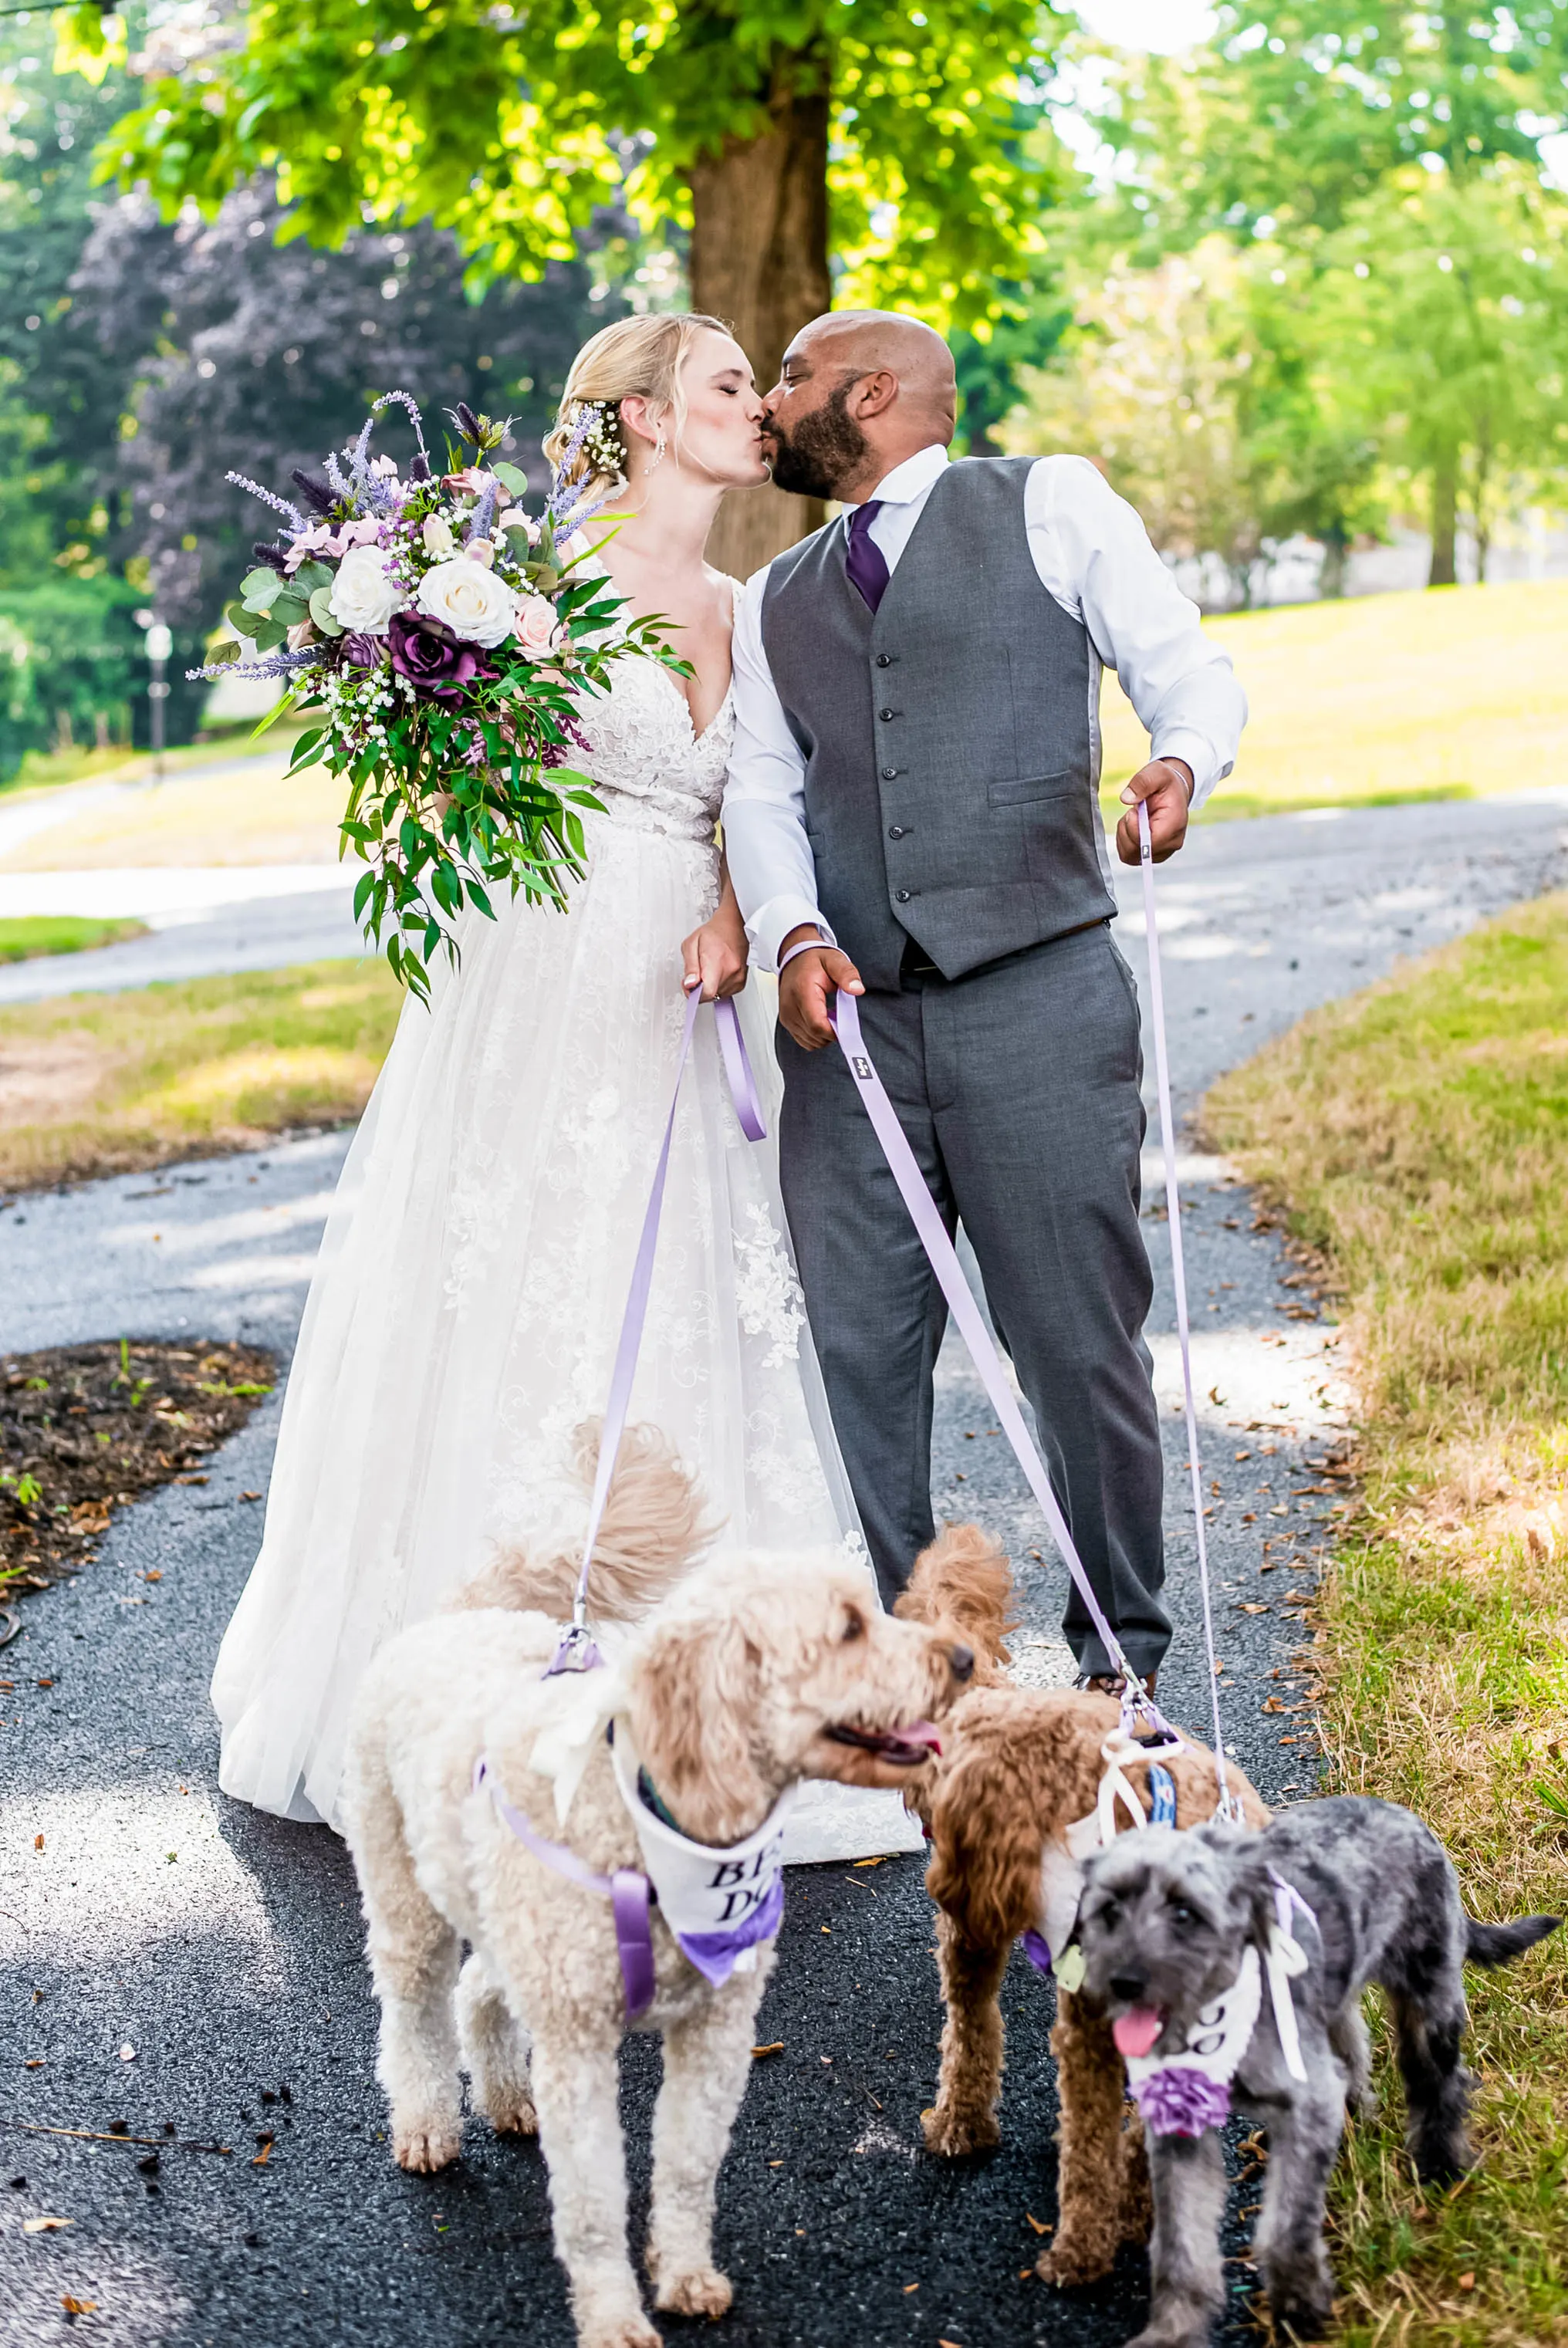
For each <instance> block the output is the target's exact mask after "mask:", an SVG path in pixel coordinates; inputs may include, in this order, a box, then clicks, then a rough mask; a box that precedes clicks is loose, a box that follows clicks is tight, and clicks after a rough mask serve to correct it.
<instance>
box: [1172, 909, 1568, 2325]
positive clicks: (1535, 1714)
mask: <svg viewBox="0 0 1568 2348" xmlns="http://www.w3.org/2000/svg"><path fill="white" fill-rule="evenodd" d="M1207 1119H1208V1124H1209V1128H1210V1130H1211V1132H1212V1135H1213V1137H1214V1138H1215V1139H1216V1140H1217V1141H1218V1142H1219V1143H1220V1144H1221V1145H1222V1146H1223V1147H1225V1148H1230V1149H1232V1150H1233V1151H1235V1152H1236V1153H1237V1154H1238V1155H1239V1156H1240V1158H1241V1160H1242V1163H1243V1166H1244V1167H1245V1169H1246V1170H1247V1172H1248V1173H1249V1175H1250V1176H1251V1177H1252V1178H1253V1179H1254V1180H1257V1181H1259V1182H1260V1183H1262V1185H1263V1186H1264V1189H1265V1190H1267V1191H1268V1192H1270V1193H1271V1194H1272V1195H1273V1196H1274V1197H1275V1198H1277V1199H1279V1200H1283V1201H1284V1203H1285V1204H1286V1205H1287V1206H1288V1208H1289V1210H1290V1212H1291V1216H1292V1219H1293V1221H1294V1223H1295V1228H1296V1230H1297V1231H1299V1232H1300V1233H1301V1234H1302V1235H1303V1236H1304V1237H1305V1238H1307V1239H1309V1240H1310V1241H1312V1242H1313V1243H1314V1244H1315V1245H1317V1246H1320V1247H1322V1248H1324V1249H1325V1250H1326V1251H1327V1254H1328V1257H1329V1260H1330V1262H1331V1263H1332V1265H1333V1266H1334V1268H1335V1271H1336V1276H1337V1278H1338V1280H1339V1281H1340V1282H1341V1283H1342V1284H1343V1288H1344V1292H1345V1298H1346V1305H1347V1308H1348V1316H1349V1334H1350V1338H1351V1342H1352V1344H1353V1347H1354V1353H1355V1359H1356V1362H1357V1374H1358V1383H1359V1390H1360V1400H1361V1407H1362V1414H1363V1418H1364V1428H1363V1436H1362V1444H1363V1459H1362V1472H1363V1476H1364V1479H1365V1484H1364V1489H1365V1500H1364V1506H1363V1509H1362V1512H1361V1515H1360V1517H1359V1519H1358V1520H1357V1522H1356V1523H1355V1524H1354V1525H1353V1527H1352V1528H1351V1529H1350V1531H1349V1532H1348V1534H1347V1535H1346V1537H1345V1538H1344V1540H1342V1542H1341V1545H1340V1549H1339V1551H1338V1554H1337V1557H1336V1561H1335V1564H1334V1568H1333V1570H1332V1572H1331V1574H1330V1576H1329V1578H1328V1581H1327V1584H1326V1591H1325V1598H1324V1608H1323V1612H1324V1620H1325V1622H1326V1627H1327V1632H1328V1637H1329V1646H1328V1649H1327V1653H1326V1674H1327V1676H1326V1687H1327V1694H1326V1700H1325V1702H1324V1703H1323V1704H1322V1706H1321V1707H1320V1710H1321V1715H1322V1718H1323V1726H1324V1732H1325V1738H1326V1747H1327V1752H1328V1756H1329V1768H1330V1774H1331V1779H1332V1782H1333V1784H1334V1786H1335V1787H1337V1788H1338V1789H1341V1790H1345V1791H1349V1792H1361V1793H1374V1794H1379V1795H1382V1796H1385V1797H1389V1798H1392V1799H1394V1800H1396V1801H1403V1802H1407V1803H1408V1804H1409V1805H1410V1806H1411V1807H1413V1808H1415V1809H1417V1810H1418V1811H1420V1812H1421V1813H1422V1815H1424V1816H1425V1817H1427V1818H1430V1819H1431V1820H1432V1821H1433V1823H1434V1824H1435V1825H1437V1826H1438V1828H1439V1830H1440V1831H1441V1833H1442V1834H1443V1837H1444V1838H1445V1840H1446V1841H1447V1842H1448V1844H1449V1849H1451V1850H1452V1852H1453V1855H1454V1858H1455V1860H1456V1863H1457V1865H1458V1867H1459V1870H1460V1878H1461V1880H1462V1882H1463V1884H1464V1888H1465V1893H1466V1898H1467V1902H1468V1904H1469V1906H1470V1910H1471V1912H1472V1913H1473V1914H1476V1915H1480V1916H1482V1917H1506V1916H1512V1915H1516V1914H1520V1913H1522V1912H1524V1911H1526V1910H1550V1911H1552V1912H1561V1910H1562V1908H1563V1870H1564V1861H1565V1859H1568V1758H1565V1754H1568V1512H1565V1510H1564V1507H1563V1498H1562V1494H1563V1479H1564V1475H1565V1473H1568V900H1565V899H1563V898H1549V899H1546V900H1543V901H1541V902H1539V903H1537V904H1534V905H1530V906H1526V907H1522V908H1520V909H1518V910H1516V911H1513V912H1511V913H1509V914H1506V915H1504V916H1503V917H1502V918H1501V920H1498V921H1494V922H1490V923H1488V924H1487V926H1486V927H1485V928H1484V929H1481V930H1480V931H1478V932H1475V933H1474V934H1473V935H1472V936H1470V937H1468V938H1465V939H1463V940H1461V941H1460V942H1458V943H1457V944H1455V945H1452V946H1449V947H1447V948H1445V949H1444V950H1443V951H1442V952H1441V953H1437V954H1434V955H1431V956H1429V957H1428V958H1427V959H1425V960H1424V961H1423V962H1421V963H1418V964H1417V965H1415V966H1414V968H1412V969H1410V970H1408V971H1406V972H1403V973H1398V974H1397V975H1396V976H1395V977H1393V978H1391V979H1389V980H1388V981H1387V982H1386V983H1384V984H1382V985H1380V986H1377V987H1374V988H1372V989H1371V990H1370V991H1369V992H1368V993H1367V994H1361V995H1357V996H1355V997H1353V998H1352V999H1351V1000H1350V1001H1348V1002H1346V1003H1341V1004H1331V1005H1330V1006H1329V1007H1328V1008H1327V1009H1326V1010H1324V1011H1320V1012H1317V1013H1315V1014H1313V1015H1312V1016H1311V1017H1310V1018H1309V1019H1306V1020H1305V1021H1304V1022H1303V1023H1302V1024H1301V1025H1300V1026H1298V1027H1296V1028H1295V1029H1293V1030H1292V1032H1291V1033H1290V1034H1289V1035H1286V1036H1284V1038H1282V1039H1281V1041H1280V1042H1279V1043H1277V1044H1275V1045H1273V1046H1271V1047H1270V1048H1269V1049H1268V1050H1267V1051H1265V1052H1264V1053H1263V1054H1262V1055H1261V1056H1260V1057H1259V1058H1258V1059H1256V1060H1254V1061H1253V1062H1252V1063H1251V1064H1250V1065H1249V1066H1247V1067H1245V1068H1243V1069H1241V1070H1239V1071H1238V1072H1237V1073H1236V1074H1235V1075H1233V1076H1228V1077H1226V1078H1225V1079H1224V1080H1223V1081H1222V1084H1221V1085H1220V1086H1218V1087H1217V1088H1216V1090H1215V1091H1214V1092H1213V1093H1212V1094H1211V1096H1210V1098H1209V1103H1208V1109H1207ZM1469 1986H1470V1995H1471V2003H1472V2011H1473V2016H1474V2035H1473V2041H1472V2044H1471V2047H1470V2060H1471V2062H1472V2065H1474V2067H1475V2069H1476V2070H1477V2071H1478V2072H1479V2074H1480V2093H1479V2096H1478V2103H1477V2111H1476V2129H1475V2133H1476V2136H1477V2139H1478V2143H1479V2145H1480V2149H1481V2152H1482V2154H1483V2157H1484V2166H1483V2168H1481V2169H1480V2172H1479V2173H1478V2174H1477V2175H1476V2176H1475V2177H1474V2178H1471V2179H1470V2180H1469V2181H1468V2182H1467V2183H1466V2184H1464V2185H1463V2186H1462V2187H1460V2188H1458V2189H1457V2190H1455V2191H1453V2192H1451V2193H1447V2194H1432V2195H1423V2194H1422V2193H1421V2192H1419V2191H1418V2189H1417V2188H1416V2187H1415V2186H1414V2184H1413V2181H1412V2178H1411V2174H1410V2170H1409V2168H1408V2163H1407V2161H1406V2159H1405V2157H1404V2153H1403V2150H1402V2147H1401V2143H1400V2137H1399V2131H1398V2090H1397V2087H1394V2086H1392V2085H1391V2089H1390V2106H1391V2114H1390V2117H1389V2118H1388V2119H1387V2120H1375V2121H1370V2122H1364V2123H1361V2124H1358V2125H1357V2127H1355V2128H1354V2129H1353V2131H1352V2135H1351V2139H1350V2148H1349V2156H1348V2159H1347V2161H1346V2163H1345V2164H1344V2166H1343V2167H1342V2169H1341V2172H1340V2177H1339V2181H1338V2184H1337V2187H1336V2224H1337V2228H1338V2231H1339V2235H1340V2244H1339V2250H1338V2266H1339V2272H1340V2279H1341V2283H1342V2286H1343V2287H1344V2288H1345V2290H1346V2292H1347V2294H1348V2298H1347V2303H1346V2315H1345V2333H1344V2336H1345V2337H1346V2339H1347V2340H1348V2341H1350V2342H1353V2343H1365V2348H1372V2343H1378V2348H1383V2344H1384V2343H1390V2342H1398V2343H1408V2348H1428V2343H1430V2348H1438V2343H1444V2348H1483V2343H1484V2348H1534V2343H1542V2342H1545V2341H1556V2340H1559V2339H1562V2338H1563V2337H1564V2336H1565V2334H1568V1999H1565V1997H1564V1992H1565V1990H1568V1946H1564V1944H1563V1939H1562V1938H1561V1937H1559V1938H1555V1939H1553V1940H1552V1941H1548V1942H1546V1943H1545V1944H1544V1945H1543V1946H1542V1948H1541V1949H1540V1950H1539V1951H1537V1952H1534V1953H1533V1954H1532V1956H1531V1957H1530V1959H1529V1960H1528V1961H1527V1962H1524V1963H1522V1964H1521V1965H1520V1966H1518V1967H1517V1968H1515V1969H1513V1970H1511V1971H1510V1972H1506V1973H1499V1974H1495V1975H1479V1974H1472V1976H1471V1977H1470V1984H1469Z"/></svg>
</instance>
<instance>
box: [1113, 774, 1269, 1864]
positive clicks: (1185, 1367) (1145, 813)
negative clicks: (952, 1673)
mask: <svg viewBox="0 0 1568 2348" xmlns="http://www.w3.org/2000/svg"><path fill="white" fill-rule="evenodd" d="M1138 850H1139V862H1140V866H1141V868H1142V872H1143V927H1144V932H1145V935H1146V937H1147V940H1148V943H1149V1024H1150V1026H1151V1027H1152V1029H1153V1031H1154V1081H1155V1087H1156V1090H1157V1091H1158V1093H1159V1095H1160V1142H1161V1150H1162V1152H1163V1155H1164V1159H1165V1213H1166V1220H1167V1224H1168V1227H1169V1230H1170V1232H1171V1282H1172V1284H1173V1286H1174V1288H1175V1291H1176V1334H1177V1336H1178V1338H1179V1340H1180V1342H1181V1393H1182V1399H1183V1402H1184V1405H1185V1408H1186V1413H1187V1467H1188V1471H1189V1474H1190V1476H1191V1484H1192V1522H1193V1524H1194V1526H1195V1527H1196V1529H1197V1535H1198V1587H1199V1590H1200V1591H1201V1592H1202V1601H1203V1650H1204V1653H1205V1654H1206V1655H1207V1657H1208V1661H1209V1694H1210V1700H1211V1702H1212V1705H1213V1714H1214V1774H1215V1776H1217V1777H1218V1779H1219V1781H1220V1811H1221V1814H1222V1816H1223V1817H1224V1818H1228V1819H1230V1820H1231V1821H1232V1822H1233V1824H1235V1825H1237V1826H1239V1825H1240V1824H1241V1823H1242V1817H1243V1812H1242V1806H1241V1803H1240V1801H1239V1800H1237V1799H1236V1798H1235V1797H1233V1795H1232V1792H1231V1789H1230V1785H1229V1783H1228V1781H1227V1779H1226V1776H1225V1730H1224V1724H1223V1722H1222V1718H1221V1716H1220V1667H1219V1664H1218V1663H1217V1661H1216V1660H1215V1655H1214V1608H1213V1601H1212V1596H1211V1594H1210V1590H1209V1544H1208V1540H1207V1537H1206V1535H1205V1533H1204V1530H1203V1467H1202V1457H1201V1456H1200V1452H1199V1447H1198V1403H1197V1396H1196V1395H1195V1393H1194V1390H1193V1385H1192V1333H1191V1324H1190V1322H1189V1319H1188V1313H1187V1266H1186V1260H1185V1258H1184V1256H1183V1254H1182V1251H1181V1186H1180V1185H1179V1183H1178V1181H1177V1179H1176V1119H1175V1115H1174V1112H1173V1111H1172V1109H1171V1056H1170V1053H1169V1052H1168V1050H1167V1048H1166V1042H1165V987H1164V982H1163V977H1162V973H1161V967H1160V927H1159V922H1158V920H1157V918H1156V915H1155V910H1154V842H1153V839H1152V837H1151V835H1150V829H1149V808H1148V805H1147V803H1146V801H1144V800H1143V799H1140V800H1139V802H1138Z"/></svg>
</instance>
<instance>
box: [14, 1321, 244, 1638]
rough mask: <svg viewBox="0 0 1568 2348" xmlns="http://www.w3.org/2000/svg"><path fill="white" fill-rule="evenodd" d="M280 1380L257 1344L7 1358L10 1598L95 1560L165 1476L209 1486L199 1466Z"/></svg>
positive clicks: (102, 1348)
mask: <svg viewBox="0 0 1568 2348" xmlns="http://www.w3.org/2000/svg"><path fill="white" fill-rule="evenodd" d="M276 1377H277V1364H276V1363H275V1361H274V1360H273V1356H272V1354H266V1353H263V1352H261V1351H260V1350H259V1349H258V1348H257V1347H256V1346H254V1345H229V1344H207V1345H165V1344H152V1343H149V1344H132V1343H129V1342H127V1341H125V1340H123V1339H122V1340H121V1341H119V1343H108V1344H97V1345H52V1346H49V1347H48V1348H47V1349H46V1351H44V1352H43V1353H38V1354H5V1355H0V1605H3V1604H4V1602H5V1600H7V1599H9V1598H10V1597H12V1596H14V1595H15V1593H16V1592H17V1591H27V1590H46V1589H47V1588H48V1586H49V1584H50V1583H51V1582H53V1581H61V1580H63V1579H64V1578H65V1577H66V1576H67V1575H68V1574H72V1573H75V1572H76V1571H77V1569H78V1568H79V1567H81V1566H83V1565H88V1564H90V1563H91V1561H92V1560H93V1559H94V1558H95V1557H96V1556H97V1554H98V1550H97V1547H96V1543H97V1542H98V1541H99V1540H101V1539H102V1538H103V1535H104V1534H105V1533H106V1532H107V1531H108V1526H109V1519H110V1518H111V1516H112V1515H113V1513H114V1510H115V1509H122V1508H129V1505H130V1503H131V1502H132V1501H133V1500H137V1499H139V1498H141V1496H142V1495H143V1493H146V1492H150V1491H153V1490H155V1489H156V1488H157V1487H158V1486H159V1485H160V1484H168V1483H182V1484H204V1483H205V1482H206V1480H207V1478H205V1476H202V1475H200V1474H196V1473H193V1472H192V1471H193V1470H195V1469H196V1468H198V1467H199V1466H200V1463H201V1459H202V1457H204V1455H205V1454H206V1453H207V1452H209V1451H211V1450H213V1449H215V1448H216V1447H217V1446H218V1445H219V1444H220V1443H222V1442H223V1441H224V1440H225V1439H226V1437H229V1436H231V1435H232V1434H234V1433H235V1432H236V1431H237V1430H238V1429H239V1428H240V1427H242V1426H244V1424H245V1421H246V1420H247V1419H248V1418H249V1417H250V1416H251V1413H252V1412H253V1410H254V1409H255V1407H256V1405H257V1404H258V1403H259V1402H260V1401H261V1400H262V1399H263V1396H264V1395H268V1394H270V1393H271V1392H272V1390H273V1385H274V1383H275V1382H276ZM258 1497H259V1496H258ZM14 1620H15V1618H14V1617H13V1622H14ZM11 1627H12V1624H11V1623H6V1622H0V1634H3V1633H4V1632H7V1631H9V1630H10V1629H11Z"/></svg>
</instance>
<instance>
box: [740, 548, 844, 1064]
mask: <svg viewBox="0 0 1568 2348" xmlns="http://www.w3.org/2000/svg"><path fill="white" fill-rule="evenodd" d="M767 577H768V573H767V572H766V571H759V572H758V573H757V574H756V576H755V578H753V579H751V580H750V581H748V583H747V585H746V586H745V587H744V588H743V589H742V591H741V596H740V605H739V609H738V612H737V613H736V616H735V638H734V643H733V645H732V647H731V652H730V659H731V662H732V664H733V668H734V675H735V747H734V748H733V749H732V750H731V752H730V754H729V781H728V784H727V788H726V790H725V794H724V847H725V854H726V856H727V859H728V861H729V877H730V879H731V880H732V881H733V882H734V884H735V894H736V898H737V900H738V903H739V906H740V911H741V914H742V916H743V918H744V920H745V922H746V932H747V935H748V937H749V939H750V940H751V949H752V958H753V960H754V961H755V962H756V963H757V964H758V968H759V969H761V970H777V969H778V968H779V956H780V954H782V953H786V952H788V951H789V948H790V947H792V946H795V945H804V944H807V943H808V942H810V941H812V940H817V939H820V942H821V944H820V951H817V952H812V953H798V954H795V955H793V956H792V958H791V960H790V963H789V968H788V969H787V970H786V971H785V972H784V973H783V974H782V976H781V977H780V979H779V1018H780V1019H781V1020H782V1021H783V1023H784V1025H785V1027H786V1028H787V1029H788V1030H789V1034H790V1035H793V1037H794V1038H795V1041H796V1042H797V1044H799V1045H800V1046H801V1048H802V1049H803V1050H805V1051H808V1052H819V1051H820V1050H821V1048H822V1046H823V1045H824V1044H830V1043H831V1042H832V1040H833V1031H832V1029H831V1028H830V1026H829V1025H828V1000H829V997H830V995H831V994H832V993H833V990H834V989H835V987H840V986H843V987H848V988H849V989H850V991H851V993H852V994H861V993H862V992H863V989H862V987H861V978H860V973H859V972H858V971H857V970H856V968H855V966H854V964H853V963H852V962H851V960H850V958H849V956H848V955H847V954H844V953H840V952H839V950H838V948H837V946H836V945H835V943H834V942H833V932H832V931H831V930H830V928H829V927H828V924H827V922H825V921H824V920H823V919H822V913H821V908H820V906H819V904H818V902H817V865H816V860H815V858H814V857H813V856H812V854H811V843H810V840H809V839H807V837H806V761H805V759H804V758H803V757H801V754H800V746H799V743H798V742H797V741H796V739H795V736H793V734H791V732H790V731H789V719H788V718H787V717H786V716H785V715H784V705H783V703H782V702H781V701H780V700H779V691H778V687H777V686H776V685H774V682H773V672H772V670H771V669H770V668H769V665H768V654H767V653H766V652H765V651H764V650H763V645H762V590H763V586H764V584H765V582H766V581H767Z"/></svg>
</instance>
